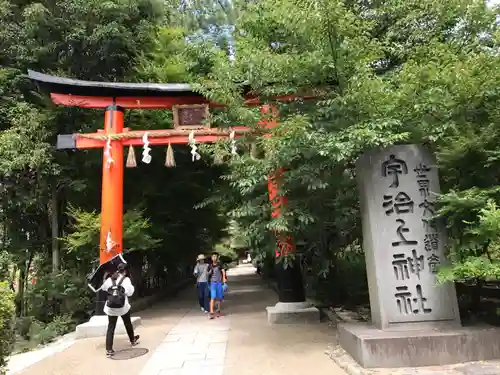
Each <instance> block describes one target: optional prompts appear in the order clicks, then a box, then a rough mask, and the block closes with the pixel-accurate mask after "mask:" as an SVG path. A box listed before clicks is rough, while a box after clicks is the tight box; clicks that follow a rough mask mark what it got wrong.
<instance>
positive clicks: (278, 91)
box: [198, 0, 500, 293]
mask: <svg viewBox="0 0 500 375" xmlns="http://www.w3.org/2000/svg"><path fill="white" fill-rule="evenodd" d="M495 12H496V10H495V9H494V8H488V7H487V6H486V5H485V3H484V2H483V1H466V0H456V1H449V2H445V3H443V2H438V1H435V0H424V1H407V2H401V1H390V0H388V1H379V2H368V3H367V2H364V1H341V0H339V1H319V2H318V1H302V2H300V3H298V2H296V1H291V0H263V1H259V2H249V3H248V4H246V5H245V6H244V7H241V8H238V12H237V14H238V15H239V17H238V19H237V20H236V22H235V31H234V33H233V34H232V35H233V43H234V48H235V51H236V53H235V57H234V59H228V58H227V57H226V56H225V55H224V53H223V51H212V55H211V61H212V65H211V71H210V73H209V74H205V75H203V76H201V77H199V79H198V82H199V83H200V90H201V92H203V93H204V94H205V95H206V96H208V97H209V98H210V99H212V100H214V101H216V102H219V103H224V104H227V105H228V106H229V108H228V110H227V111H225V113H224V114H218V115H216V116H214V118H213V124H214V125H219V126H226V125H227V124H228V123H230V124H233V125H239V124H246V125H251V126H252V125H253V126H254V125H255V124H256V122H257V121H258V119H259V117H260V116H259V114H257V113H256V111H255V110H254V109H251V108H248V107H246V106H245V105H244V103H243V100H242V99H241V88H242V87H241V86H242V84H243V83H244V84H245V85H248V86H250V89H251V90H252V91H253V92H254V93H256V94H257V95H260V98H261V100H263V101H264V102H265V103H269V104H273V105H275V106H276V107H277V109H278V110H279V113H280V119H279V125H278V126H277V127H276V128H274V129H272V130H271V131H269V133H270V135H271V137H267V135H263V136H252V137H245V138H242V139H240V140H239V142H238V143H239V151H240V152H239V156H238V157H233V158H229V170H228V171H227V172H226V173H225V175H224V176H223V179H224V180H225V181H227V185H226V186H224V187H221V188H220V191H219V194H218V197H219V199H217V198H212V199H210V200H209V201H206V202H205V204H216V205H219V206H220V207H222V208H223V211H224V212H227V213H228V216H229V217H230V218H231V219H232V220H235V221H236V222H237V224H238V225H239V226H240V227H241V228H244V229H243V230H242V235H243V236H245V237H246V239H247V242H248V244H249V246H250V248H251V249H252V251H253V252H254V253H255V254H256V253H262V254H263V256H262V258H264V259H265V258H266V257H267V256H268V254H270V253H271V251H272V247H273V244H272V243H273V241H274V239H273V236H272V235H270V233H269V230H270V229H271V230H279V231H289V232H291V233H293V234H295V235H296V239H297V241H299V242H304V243H305V246H303V251H304V256H305V259H306V262H307V263H308V264H309V265H314V267H313V269H314V272H315V273H316V275H315V276H314V277H320V278H321V277H332V278H335V277H336V276H335V275H334V270H336V271H335V272H340V273H342V271H341V270H340V269H341V268H345V267H351V266H352V267H356V264H358V260H357V259H355V258H356V255H355V254H356V252H355V250H354V249H355V248H356V246H357V245H355V244H356V243H358V244H359V243H361V241H360V240H361V235H362V233H361V230H360V220H359V216H360V211H359V203H358V194H357V191H356V181H355V170H354V163H355V161H356V159H357V157H358V156H359V155H360V154H361V153H363V152H365V151H367V150H369V149H373V148H381V147H386V146H390V145H393V144H400V143H413V142H414V143H423V144H425V145H426V146H428V147H430V148H431V149H433V150H435V151H436V152H437V153H438V155H439V163H440V166H441V171H442V172H441V175H442V178H443V184H442V185H443V191H444V193H446V194H445V195H444V196H443V197H442V198H441V199H442V202H443V205H442V206H441V207H442V212H441V213H442V214H441V216H442V217H444V218H445V219H446V223H447V225H448V227H449V229H450V231H449V234H450V241H449V243H451V244H454V243H455V242H457V243H458V245H457V246H459V247H460V249H461V250H460V251H461V252H462V254H464V256H463V257H462V258H461V260H460V261H458V262H461V263H462V262H464V261H465V260H466V259H469V256H471V255H472V256H475V257H480V256H486V257H488V256H487V254H490V256H492V257H493V256H494V255H493V253H494V252H495V251H496V247H497V246H496V244H495V239H496V234H494V233H495V227H496V217H495V215H496V213H495V211H494V210H493V209H491V207H490V208H488V210H489V214H486V213H485V212H484V211H481V210H482V209H485V208H487V207H486V203H487V201H488V199H493V200H494V202H496V203H497V204H498V202H499V201H498V194H497V186H498V183H497V181H498V177H497V172H496V171H498V167H499V165H498V160H500V159H499V158H498V157H497V156H498V151H497V148H498V146H497V145H498V144H499V139H498V124H499V123H500V118H498V115H499V111H498V108H499V98H500V96H499V95H498V94H499V91H498V87H499V85H498V83H499V82H500V76H498V69H496V68H495V66H498V64H499V63H500V61H499V56H500V55H499V54H498V53H497V52H498V50H499V41H500V39H499V35H500V33H499V31H498V23H497V22H496V18H495V17H496V13H495ZM200 58H206V57H205V56H204V55H200ZM311 92H312V93H314V94H316V95H319V96H321V99H322V100H320V101H319V102H308V101H300V100H298V101H292V102H276V101H274V100H273V99H272V96H275V95H286V94H291V93H298V94H301V93H311ZM251 144H255V145H256V146H257V148H258V149H260V151H261V154H262V155H265V157H261V158H256V157H255V155H253V154H252V153H250V152H248V151H249V149H250V148H251ZM211 152H213V153H214V154H219V155H223V156H225V157H226V158H227V157H228V156H229V151H228V147H226V146H224V145H222V144H221V145H215V146H214V147H213V148H212V150H211ZM278 168H285V169H286V173H285V175H284V180H283V182H282V186H281V190H282V193H283V194H286V195H287V196H288V198H289V204H288V207H287V208H286V210H284V212H283V216H282V217H281V218H279V219H274V220H271V218H270V205H269V203H268V197H267V188H266V184H267V176H268V175H269V174H270V173H273V172H274V171H276V170H277V169H278ZM472 189H476V190H472ZM448 192H449V193H448ZM453 194H456V195H457V197H460V199H455V200H454V198H453ZM447 200H448V201H449V202H448V203H447ZM451 200H454V203H451ZM459 200H460V202H459ZM480 212H482V214H481V215H482V217H483V218H482V219H479V218H478V215H480ZM470 223H472V224H470ZM464 229H468V230H464ZM489 236H493V238H492V239H490V238H489ZM485 239H488V241H490V242H489V244H488V246H486V248H487V250H488V252H487V253H485V252H483V253H481V251H483V250H481V249H482V248H483V247H484V240H485ZM453 246H454V245H453ZM454 251H455V250H452V252H454ZM457 251H458V250H457ZM464 251H466V252H469V254H465V253H464ZM471 251H472V253H470V252H471ZM349 252H353V257H354V258H353V259H351V258H350V257H349V256H347V257H346V256H345V255H343V254H344V253H349ZM476 252H477V254H476ZM264 254H265V255H264ZM465 255H468V256H465ZM344 257H345V259H347V260H346V262H343V263H342V262H337V263H335V262H336V261H339V260H340V259H344ZM349 259H351V260H349ZM474 264H476V266H477V267H479V268H481V267H483V268H484V267H485V265H486V263H481V264H479V263H477V262H476V263H474ZM491 264H494V260H493V262H491ZM467 265H470V267H472V264H469V263H467ZM494 269H495V266H492V267H489V266H488V267H487V268H484V270H485V273H486V274H489V275H494V274H495V272H496V271H494ZM443 272H444V271H443ZM464 272H465V273H466V271H464ZM472 272H473V270H472V268H471V273H472ZM475 272H476V271H474V273H475ZM328 275H330V276H328ZM363 277H364V276H362V273H361V269H360V274H359V278H361V279H362V280H363V282H362V283H361V282H360V285H359V287H360V288H363V287H364V286H363V285H365V284H364V279H363ZM331 289H333V288H331ZM349 293H352V291H351V292H349Z"/></svg>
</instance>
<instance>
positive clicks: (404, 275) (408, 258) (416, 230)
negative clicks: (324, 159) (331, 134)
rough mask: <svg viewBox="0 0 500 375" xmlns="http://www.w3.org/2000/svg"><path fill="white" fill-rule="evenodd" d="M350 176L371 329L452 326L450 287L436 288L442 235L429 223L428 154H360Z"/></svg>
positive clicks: (400, 149)
mask: <svg viewBox="0 0 500 375" xmlns="http://www.w3.org/2000/svg"><path fill="white" fill-rule="evenodd" d="M356 172H357V177H358V182H359V186H360V193H361V208H362V221H363V237H364V239H363V246H364V250H365V254H366V261H367V274H368V282H369V284H370V304H371V307H372V321H373V322H374V324H375V325H377V326H379V327H380V328H382V329H389V328H390V326H391V325H401V324H407V323H423V322H435V321H456V320H457V319H458V308H457V301H456V294H455V291H454V286H453V285H452V284H444V285H438V284H437V282H436V272H437V271H438V269H439V266H440V264H441V263H442V262H443V260H444V232H443V231H442V230H440V227H439V225H437V223H436V222H435V221H434V219H433V217H434V215H435V213H436V206H435V201H436V194H437V193H439V179H438V172H437V168H436V167H435V161H434V158H433V157H432V155H431V154H430V153H429V152H428V151H427V150H426V149H425V148H423V147H421V146H417V145H402V146H393V147H391V148H389V149H387V150H383V151H373V152H368V153H366V154H364V155H363V156H362V157H360V158H359V160H358V161H357V163H356Z"/></svg>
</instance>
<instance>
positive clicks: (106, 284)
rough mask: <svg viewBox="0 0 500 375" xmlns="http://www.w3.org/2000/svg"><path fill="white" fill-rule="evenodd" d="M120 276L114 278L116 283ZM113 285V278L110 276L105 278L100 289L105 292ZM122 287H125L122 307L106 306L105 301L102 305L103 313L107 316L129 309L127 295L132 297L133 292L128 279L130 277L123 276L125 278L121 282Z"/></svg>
mask: <svg viewBox="0 0 500 375" xmlns="http://www.w3.org/2000/svg"><path fill="white" fill-rule="evenodd" d="M121 278H122V276H118V280H116V284H118V283H119V282H120V280H121ZM112 286H113V280H112V279H111V277H109V278H108V279H106V281H105V282H104V284H102V286H101V290H104V291H105V292H107V291H108V289H109V288H111V287H112ZM121 286H122V287H123V289H125V304H124V305H123V306H122V307H119V308H112V307H108V304H107V303H106V304H105V305H104V313H105V314H106V315H109V316H122V315H125V314H126V313H128V312H129V311H130V303H129V302H128V297H132V295H133V294H134V290H135V288H134V286H133V285H132V281H130V278H129V277H127V276H125V279H123V282H122V284H121Z"/></svg>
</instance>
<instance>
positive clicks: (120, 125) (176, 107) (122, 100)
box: [28, 71, 305, 314]
mask: <svg viewBox="0 0 500 375" xmlns="http://www.w3.org/2000/svg"><path fill="white" fill-rule="evenodd" d="M28 76H29V78H30V79H31V80H32V81H33V82H35V83H36V85H37V86H38V88H39V90H41V91H44V92H49V93H50V96H51V99H52V101H53V103H55V104H58V105H63V106H68V107H80V108H91V109H103V110H104V129H103V130H99V131H98V132H97V133H91V134H81V133H75V134H63V135H58V138H57V148H58V149H90V148H102V149H103V150H104V152H103V169H102V202H101V231H100V257H99V258H100V263H101V264H103V263H105V262H107V261H108V260H109V259H111V258H112V257H113V256H115V255H116V254H121V253H122V251H123V174H124V152H123V147H124V146H129V147H130V148H132V147H133V146H143V157H142V161H143V162H145V163H149V162H150V161H151V156H150V155H149V150H150V149H149V146H155V145H168V146H169V148H168V150H167V160H166V163H165V165H166V166H167V167H170V166H174V165H175V161H174V160H173V158H172V156H171V144H186V145H190V146H191V154H192V157H193V161H195V160H197V159H199V158H200V155H199V154H198V153H197V151H196V144H197V143H210V142H216V141H218V140H221V139H228V138H229V139H235V138H238V137H239V136H241V135H243V134H245V133H247V132H249V131H250V128H248V127H244V126H239V127H233V128H232V129H229V130H221V129H215V128H210V127H208V126H206V125H204V120H205V119H206V117H207V115H208V113H209V109H210V108H211V107H220V105H219V104H217V103H211V102H209V101H208V100H207V99H206V98H204V97H203V96H202V95H200V94H198V93H196V92H194V91H193V90H192V88H191V87H190V85H188V84H184V83H173V84H150V83H115V82H96V81H82V80H77V79H69V78H61V77H56V76H51V75H46V74H42V73H39V72H35V71H28ZM276 99H277V100H282V101H289V100H293V99H295V98H294V97H293V96H283V97H279V98H276ZM245 103H246V104H247V105H250V106H258V105H261V103H260V101H259V97H257V96H255V95H250V94H248V93H247V94H245ZM126 109H171V110H172V111H173V116H174V129H164V130H147V131H145V130H141V131H135V130H134V131H132V130H130V129H129V128H125V127H124V112H125V110H126ZM268 110H269V107H268V106H262V107H261V111H262V112H268ZM261 124H262V125H263V127H268V128H271V127H273V126H275V125H276V122H275V121H269V122H267V121H262V122H261ZM169 154H170V157H169ZM128 159H129V160H127V163H130V164H132V165H133V164H134V163H135V157H134V155H133V150H132V149H129V156H128ZM132 165H130V166H132ZM281 173H282V171H279V172H278V173H277V174H276V175H275V176H270V178H269V184H268V187H269V197H270V200H271V203H272V206H273V217H277V216H279V215H280V208H281V207H282V206H283V205H284V204H286V197H282V196H280V195H279V194H278V191H279V189H278V185H277V181H278V180H279V176H280V175H281ZM293 250H295V246H294V244H293V240H292V238H291V236H289V235H282V234H279V235H278V236H277V247H276V256H278V257H279V256H280V255H282V254H283V255H284V254H285V253H287V252H290V251H293ZM298 271H299V270H298V269H296V270H295V271H293V272H291V271H290V270H289V271H288V272H286V271H284V272H283V277H282V278H281V279H283V280H281V281H282V282H279V283H278V284H279V286H280V287H279V289H280V293H279V300H280V302H283V303H302V302H303V301H304V300H305V295H304V289H303V285H302V282H301V280H302V279H301V274H300V272H298ZM286 275H288V276H286ZM299 278H300V282H299ZM99 310H101V309H100V308H98V311H97V314H102V310H101V311H99Z"/></svg>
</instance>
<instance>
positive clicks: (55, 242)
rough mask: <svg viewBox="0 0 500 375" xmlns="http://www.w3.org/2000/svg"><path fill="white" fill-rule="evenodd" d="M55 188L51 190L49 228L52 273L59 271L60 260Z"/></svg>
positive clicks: (57, 201)
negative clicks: (50, 230) (50, 232)
mask: <svg viewBox="0 0 500 375" xmlns="http://www.w3.org/2000/svg"><path fill="white" fill-rule="evenodd" d="M58 198H59V197H58V192H57V186H54V187H53V188H52V198H51V200H50V207H51V210H50V211H51V212H50V215H51V226H52V272H54V273H56V272H57V271H59V268H60V265H61V258H60V253H59V199H58Z"/></svg>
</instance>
